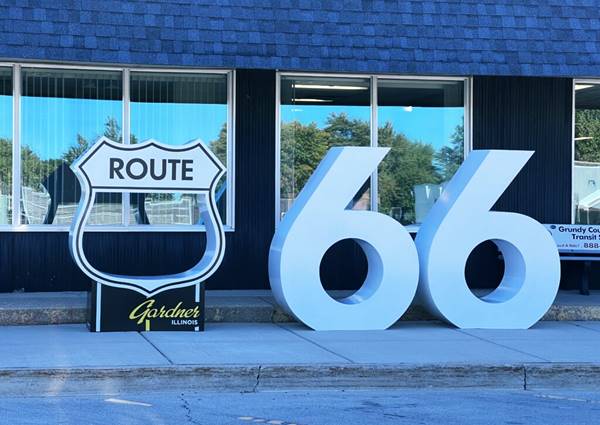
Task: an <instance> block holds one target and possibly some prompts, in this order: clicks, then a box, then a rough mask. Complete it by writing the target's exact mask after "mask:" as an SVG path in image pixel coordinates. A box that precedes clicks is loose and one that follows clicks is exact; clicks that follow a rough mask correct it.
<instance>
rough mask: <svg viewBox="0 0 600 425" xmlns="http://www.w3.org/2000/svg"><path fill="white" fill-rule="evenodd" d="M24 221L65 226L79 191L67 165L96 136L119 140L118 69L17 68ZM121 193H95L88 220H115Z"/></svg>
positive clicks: (119, 91)
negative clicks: (20, 74)
mask: <svg viewBox="0 0 600 425" xmlns="http://www.w3.org/2000/svg"><path fill="white" fill-rule="evenodd" d="M22 79H23V87H22V98H21V214H22V222H23V223H24V224H61V225H66V224H70V223H71V221H72V218H73V214H74V212H75V210H76V208H77V204H78V201H79V197H80V195H81V189H80V187H79V183H78V182H77V179H76V177H75V174H74V173H73V172H72V171H71V169H70V165H71V164H72V163H73V161H74V160H75V159H76V158H77V157H78V156H79V155H80V154H81V153H82V152H83V151H85V149H87V147H88V146H90V144H92V143H93V142H94V141H95V140H96V139H97V138H98V137H100V136H103V135H104V136H107V137H108V138H110V139H112V140H115V141H121V139H122V137H121V125H122V124H121V116H122V77H121V73H120V72H107V71H79V70H59V69H37V68H35V69H34V68H31V69H28V68H23V70H22ZM121 211H122V208H121V195H120V194H110V193H100V194H98V195H97V196H96V200H95V204H94V207H93V209H92V211H91V214H90V218H89V220H88V223H89V224H120V223H121V222H122V218H121V217H122V212H121Z"/></svg>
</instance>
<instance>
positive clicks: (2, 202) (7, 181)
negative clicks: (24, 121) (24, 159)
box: [0, 68, 12, 224]
mask: <svg viewBox="0 0 600 425" xmlns="http://www.w3.org/2000/svg"><path fill="white" fill-rule="evenodd" d="M11 222H12V71H11V69H10V68H0V224H10V223H11Z"/></svg>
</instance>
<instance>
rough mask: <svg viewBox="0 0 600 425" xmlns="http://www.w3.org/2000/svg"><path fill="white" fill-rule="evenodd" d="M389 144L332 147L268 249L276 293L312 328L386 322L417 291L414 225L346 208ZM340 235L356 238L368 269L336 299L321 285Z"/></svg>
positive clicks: (353, 327) (393, 318) (373, 326)
mask: <svg viewBox="0 0 600 425" xmlns="http://www.w3.org/2000/svg"><path fill="white" fill-rule="evenodd" d="M388 150H389V149H388V148H360V147H345V148H332V149H330V150H329V152H328V153H327V155H326V156H325V158H324V159H323V161H322V162H321V163H320V164H319V166H318V168H317V169H316V170H315V172H314V173H313V175H312V176H311V177H310V179H309V180H308V182H307V183H306V185H305V186H304V188H303V189H302V191H301V192H300V194H299V195H298V198H297V199H296V201H295V202H294V204H293V205H292V207H291V209H290V210H289V211H288V212H287V214H286V215H285V217H284V218H283V220H282V221H281V223H280V224H279V227H278V228H277V231H276V233H275V236H274V238H273V242H272V243H271V251H270V254H269V278H270V281H271V288H272V289H273V295H274V296H275V298H276V300H277V302H278V303H279V305H280V306H282V307H283V308H284V309H285V310H286V311H287V312H288V313H290V314H292V315H294V316H295V317H296V318H297V319H298V320H299V321H302V322H304V323H305V324H306V325H308V326H310V327H311V328H313V329H317V330H346V329H350V330H364V329H385V328H387V327H389V326H391V325H392V324H393V323H394V322H396V320H398V319H399V318H400V316H402V314H403V313H404V312H405V311H406V309H407V308H408V306H409V305H410V303H411V301H412V299H413V297H414V294H415V291H416V288H417V282H418V275H419V268H418V258H417V251H416V249H415V245H414V243H413V241H412V239H411V237H410V235H409V234H408V232H407V231H406V230H405V229H404V227H402V226H401V225H399V224H398V223H397V222H396V221H394V220H393V219H392V218H390V217H388V216H386V215H383V214H379V213H376V212H370V211H352V210H346V206H347V205H348V203H349V202H350V201H351V200H352V197H353V196H354V195H355V194H356V192H357V191H358V190H359V189H360V187H361V186H362V185H363V184H364V182H365V181H366V180H367V179H368V178H369V176H370V175H371V173H372V172H373V171H374V170H375V169H376V168H377V165H378V164H379V163H380V162H381V160H382V159H383V157H384V156H385V155H386V153H387V152H388ZM342 239H354V240H355V241H356V242H358V244H359V245H360V246H361V248H362V249H363V251H364V253H365V255H366V257H367V261H368V266H369V270H368V273H367V277H366V279H365V282H364V283H363V285H362V287H361V288H360V289H359V290H358V291H357V292H356V293H354V294H353V295H352V296H350V297H348V298H345V299H342V300H338V301H336V300H334V299H333V298H331V297H330V296H329V295H327V293H326V292H325V290H324V289H323V286H322V284H321V279H320V276H319V266H320V264H321V259H322V257H323V255H324V254H325V252H326V251H327V249H328V248H329V247H331V246H332V245H333V244H334V243H336V242H338V241H340V240H342Z"/></svg>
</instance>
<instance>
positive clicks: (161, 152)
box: [69, 137, 225, 297]
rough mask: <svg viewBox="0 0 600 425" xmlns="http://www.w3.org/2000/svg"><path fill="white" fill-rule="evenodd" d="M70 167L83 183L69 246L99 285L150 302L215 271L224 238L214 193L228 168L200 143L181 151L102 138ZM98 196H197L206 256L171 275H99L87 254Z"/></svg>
mask: <svg viewBox="0 0 600 425" xmlns="http://www.w3.org/2000/svg"><path fill="white" fill-rule="evenodd" d="M71 168H72V169H73V171H74V173H75V175H76V176H77V178H78V180H79V183H80V184H81V200H80V202H79V208H78V210H77V212H76V214H75V217H74V218H73V222H72V224H71V229H70V232H69V247H70V250H71V255H72V257H73V259H74V260H75V262H76V263H77V265H78V266H79V268H80V269H81V270H82V271H83V272H84V273H85V274H86V275H87V276H89V277H90V278H91V279H93V280H94V281H95V282H98V283H100V284H104V285H108V286H112V287H116V288H126V289H131V290H134V291H137V292H139V293H140V294H142V295H144V296H146V297H150V296H155V295H157V294H159V293H161V292H163V291H165V290H168V289H174V288H182V287H186V286H192V285H195V284H198V283H200V282H202V281H204V280H206V279H207V278H208V277H209V276H211V275H212V274H213V273H214V272H215V271H216V270H217V268H218V267H219V265H220V264H221V261H222V260H223V254H224V252H225V235H224V232H223V224H222V222H221V218H220V216H219V213H218V211H217V206H216V201H215V188H216V184H217V182H218V181H219V179H220V178H221V176H223V174H224V173H225V167H224V166H223V164H221V162H220V161H219V160H218V158H217V157H216V156H215V155H214V154H213V153H212V152H211V151H210V150H209V149H208V148H207V147H206V146H205V145H204V144H203V143H202V142H201V141H200V140H195V141H192V142H189V143H187V144H185V145H180V146H173V145H165V144H162V143H159V142H157V141H155V140H147V141H145V142H143V143H139V144H135V145H124V144H121V143H116V142H113V141H111V140H110V139H107V138H106V137H102V138H100V139H99V140H98V141H97V142H96V143H95V144H94V145H93V146H91V147H90V149H88V150H87V151H86V152H85V153H84V154H83V155H81V156H80V157H79V158H78V159H77V160H76V161H75V163H74V164H73V165H72V166H71ZM99 192H120V193H123V192H133V193H136V192H137V193H172V192H183V193H191V194H197V195H198V196H199V202H198V204H199V212H200V217H201V218H202V221H203V222H204V225H205V227H206V249H205V251H204V254H203V255H202V257H201V258H200V260H199V261H198V262H197V263H196V264H195V265H194V266H193V267H192V268H190V269H188V270H186V271H183V272H179V273H175V274H169V275H160V276H128V275H120V274H111V273H106V272H103V271H101V270H98V269H97V268H95V267H94V266H93V265H92V264H91V263H90V262H89V261H88V259H87V257H86V255H85V252H84V247H83V234H84V232H85V224H86V222H87V221H88V218H89V217H90V213H91V212H92V206H93V204H94V199H95V198H96V193H99Z"/></svg>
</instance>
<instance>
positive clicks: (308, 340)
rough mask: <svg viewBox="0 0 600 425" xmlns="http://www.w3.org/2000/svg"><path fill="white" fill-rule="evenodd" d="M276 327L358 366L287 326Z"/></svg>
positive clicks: (277, 324)
mask: <svg viewBox="0 0 600 425" xmlns="http://www.w3.org/2000/svg"><path fill="white" fill-rule="evenodd" d="M274 325H275V326H278V327H280V328H281V329H284V330H286V331H288V332H290V333H291V334H293V335H295V336H297V337H298V338H300V339H303V340H304V341H306V342H308V343H310V344H312V345H314V346H316V347H319V348H320V349H321V350H324V351H327V352H328V353H330V354H333V355H334V356H336V357H339V358H340V359H344V360H346V361H347V362H349V363H351V364H356V362H355V361H353V360H352V359H350V358H348V357H346V356H344V355H342V354H339V353H336V352H335V351H333V350H330V349H329V348H327V347H323V346H322V345H321V344H319V343H317V342H315V341H313V340H311V339H309V338H306V337H304V336H302V335H300V334H298V333H296V332H294V331H293V330H292V329H289V328H286V327H285V326H283V325H281V324H279V323H274Z"/></svg>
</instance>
